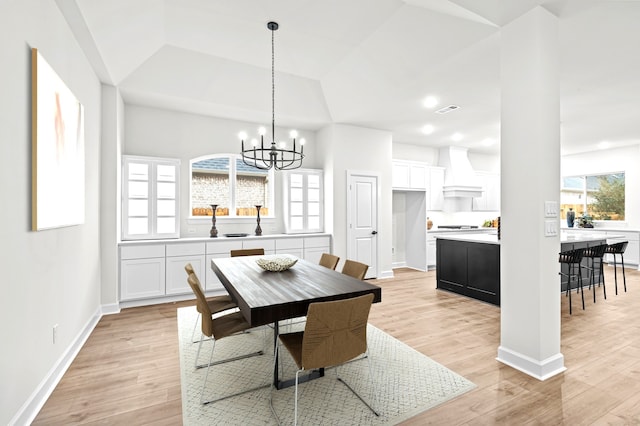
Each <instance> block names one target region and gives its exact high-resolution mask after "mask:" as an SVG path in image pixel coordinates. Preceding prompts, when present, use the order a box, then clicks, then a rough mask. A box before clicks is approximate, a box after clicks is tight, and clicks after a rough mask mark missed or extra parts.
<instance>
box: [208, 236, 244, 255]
mask: <svg viewBox="0 0 640 426" xmlns="http://www.w3.org/2000/svg"><path fill="white" fill-rule="evenodd" d="M241 248H242V241H241V240H233V241H212V242H210V243H207V254H225V253H226V255H227V256H229V253H230V252H231V250H240V249H241Z"/></svg>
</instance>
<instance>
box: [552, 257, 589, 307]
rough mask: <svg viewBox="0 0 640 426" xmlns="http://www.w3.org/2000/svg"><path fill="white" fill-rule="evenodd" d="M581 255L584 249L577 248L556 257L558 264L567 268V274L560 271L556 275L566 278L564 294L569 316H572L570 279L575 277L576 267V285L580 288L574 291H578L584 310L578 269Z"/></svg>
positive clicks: (579, 268) (580, 273) (580, 274)
mask: <svg viewBox="0 0 640 426" xmlns="http://www.w3.org/2000/svg"><path fill="white" fill-rule="evenodd" d="M583 253H584V249H581V248H577V249H573V250H567V251H563V252H560V254H559V257H558V262H560V263H561V264H565V265H567V268H568V273H565V272H562V270H560V272H558V274H560V275H561V276H563V277H567V293H566V294H568V295H569V315H572V314H573V312H572V309H571V278H572V277H573V276H574V275H575V274H574V270H575V268H576V267H577V268H578V285H579V286H580V289H578V288H577V287H576V291H580V294H581V295H582V309H584V291H583V289H582V268H581V267H580V264H581V263H582V256H583ZM560 284H562V280H560Z"/></svg>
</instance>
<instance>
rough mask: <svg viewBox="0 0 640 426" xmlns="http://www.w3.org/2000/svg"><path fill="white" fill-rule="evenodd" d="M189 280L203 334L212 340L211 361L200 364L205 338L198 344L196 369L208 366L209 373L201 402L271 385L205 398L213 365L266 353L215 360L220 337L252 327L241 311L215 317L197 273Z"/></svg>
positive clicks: (205, 377)
mask: <svg viewBox="0 0 640 426" xmlns="http://www.w3.org/2000/svg"><path fill="white" fill-rule="evenodd" d="M187 281H188V282H189V286H190V287H191V290H193V293H194V294H195V295H196V301H197V304H198V305H199V309H200V310H201V311H202V315H201V318H202V334H203V336H207V337H209V338H210V340H211V341H212V345H211V353H210V354H209V362H208V363H206V364H202V365H198V359H199V357H200V349H201V348H202V342H203V340H204V339H200V343H199V344H198V352H197V354H196V361H195V364H196V369H199V368H205V367H206V368H207V373H206V374H205V376H204V383H203V384H202V391H201V392H200V402H201V403H202V404H203V405H206V404H210V403H213V402H216V401H220V400H222V399H227V398H231V397H233V396H238V395H242V394H245V393H247V392H251V391H254V390H257V389H261V388H264V387H267V386H269V385H262V386H258V387H255V388H251V389H247V390H244V391H241V392H238V393H234V394H232V395H227V396H223V397H220V398H215V399H210V400H205V399H204V391H205V389H206V387H207V381H208V379H209V371H210V369H211V367H212V366H214V365H219V364H224V363H227V362H232V361H238V360H241V359H245V358H250V357H253V356H257V355H262V354H264V351H262V350H260V351H256V352H252V353H248V354H245V355H239V356H235V357H232V358H227V359H224V360H220V361H216V362H213V352H214V349H215V347H216V342H217V341H218V340H220V339H224V338H226V337H230V336H234V335H240V333H242V332H244V331H246V330H248V329H250V328H251V325H250V324H249V323H248V322H247V321H246V320H245V319H244V316H243V315H242V313H241V312H232V313H230V314H225V315H222V316H219V317H216V318H214V317H213V313H212V312H211V311H210V310H209V305H208V304H207V301H206V298H205V297H204V293H202V290H201V289H200V285H199V284H198V281H197V279H196V276H195V274H192V275H189V277H188V278H187Z"/></svg>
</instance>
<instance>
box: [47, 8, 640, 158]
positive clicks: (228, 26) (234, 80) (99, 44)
mask: <svg viewBox="0 0 640 426" xmlns="http://www.w3.org/2000/svg"><path fill="white" fill-rule="evenodd" d="M57 3H58V5H59V7H60V9H61V10H62V12H63V13H64V15H65V17H66V18H67V20H68V22H69V23H70V25H71V28H72V30H73V31H74V33H75V34H76V37H77V39H78V41H79V43H80V45H81V47H82V48H83V49H84V51H85V52H86V54H87V57H88V58H89V60H90V62H91V63H92V64H93V66H94V68H95V70H96V73H97V74H98V76H99V78H100V79H101V81H103V82H104V83H108V84H113V85H117V86H118V87H119V88H120V89H121V91H122V94H123V97H124V100H125V102H126V103H128V104H139V105H149V106H157V107H161V108H168V109H173V110H179V111H186V112H191V113H196V114H202V115H211V116H216V117H223V118H230V119H238V120H243V121H251V122H257V123H269V122H270V119H271V72H270V68H271V32H270V31H269V30H268V29H267V28H266V23H267V22H268V21H271V20H273V21H277V22H278V23H279V24H280V29H279V30H278V31H276V33H275V68H276V90H275V97H276V124H277V125H278V126H282V127H297V128H299V129H308V130H317V129H320V128H321V127H323V126H325V125H327V124H328V123H332V122H333V123H346V124H353V125H359V126H365V127H371V128H377V129H384V130H389V131H391V132H392V133H393V140H394V142H401V143H409V144H415V145H425V146H433V147H439V146H443V145H450V144H455V145H458V146H466V147H469V148H470V150H472V151H475V152H480V153H483V152H484V153H496V152H499V146H500V144H499V137H500V76H499V64H500V62H499V61H500V27H501V26H502V25H504V24H506V23H508V22H510V21H512V20H513V19H515V18H517V17H519V16H521V15H522V14H523V13H526V12H527V11H528V10H530V9H531V8H533V7H536V6H542V7H544V8H546V9H547V10H549V11H550V12H551V13H553V14H555V15H556V16H558V17H559V22H560V40H559V43H560V51H561V63H560V65H561V75H560V87H561V123H562V127H561V142H562V149H563V152H564V153H573V152H580V151H586V150H593V149H597V147H598V144H599V143H601V142H603V141H607V142H609V143H610V146H622V145H628V144H638V143H640V120H638V116H639V113H640V78H639V77H638V75H640V73H639V71H640V59H638V58H639V56H640V55H638V52H640V25H638V22H640V2H639V1H637V0H636V1H623V0H323V1H317V0H110V1H96V0H57ZM428 96H434V97H436V98H437V99H438V104H437V105H436V106H435V107H434V108H431V109H430V108H426V107H425V106H424V104H423V103H424V100H425V98H427V97H428ZM447 105H458V106H459V107H460V108H459V109H458V110H456V111H454V112H451V113H448V114H436V113H435V112H434V111H435V110H437V109H439V108H441V107H445V106H447ZM425 125H431V126H433V131H432V133H431V134H425V133H424V132H423V128H424V127H425ZM454 133H460V134H461V135H462V136H463V139H462V140H460V141H457V142H452V140H451V136H452V134H454ZM488 140H489V141H490V140H493V141H496V142H497V143H495V144H493V145H491V146H486V145H487V141H488Z"/></svg>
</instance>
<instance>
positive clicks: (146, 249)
mask: <svg viewBox="0 0 640 426" xmlns="http://www.w3.org/2000/svg"><path fill="white" fill-rule="evenodd" d="M153 257H164V244H153V245H148V246H123V247H120V259H122V260H125V259H150V258H153Z"/></svg>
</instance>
